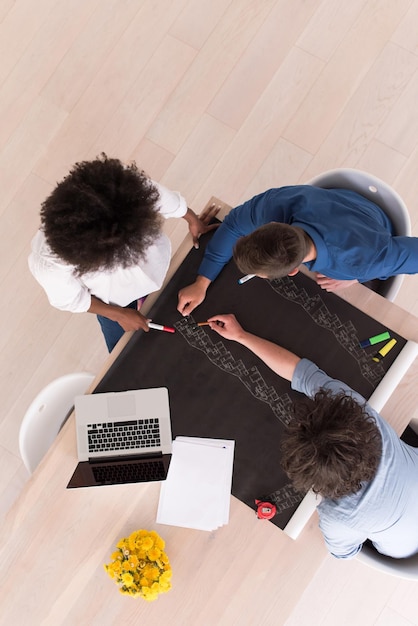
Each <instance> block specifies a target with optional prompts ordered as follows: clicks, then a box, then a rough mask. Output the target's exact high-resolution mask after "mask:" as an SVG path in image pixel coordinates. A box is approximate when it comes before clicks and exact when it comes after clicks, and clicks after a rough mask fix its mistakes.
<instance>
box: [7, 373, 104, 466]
mask: <svg viewBox="0 0 418 626" xmlns="http://www.w3.org/2000/svg"><path fill="white" fill-rule="evenodd" d="M94 378H95V376H94V374H90V373H89V372H77V373H74V374H66V375H65V376H61V377H60V378H57V379H56V380H53V381H52V382H51V383H49V385H47V386H46V387H45V388H44V389H42V391H40V393H39V394H38V395H37V396H36V398H35V399H34V400H33V402H32V403H31V405H30V406H29V408H28V410H27V411H26V413H25V416H24V418H23V420H22V424H21V425H20V431H19V449H20V455H21V457H22V460H23V463H24V464H25V467H26V469H27V470H28V471H29V472H30V473H31V474H32V472H34V470H35V469H36V467H37V466H38V464H39V463H40V461H41V460H42V458H43V457H44V455H45V454H46V452H47V451H48V449H49V447H50V446H51V444H52V443H53V441H54V439H55V437H56V436H57V434H58V433H59V431H60V429H61V427H62V426H63V424H64V422H65V421H66V419H67V417H68V416H69V414H70V413H71V411H72V409H73V407H74V398H75V396H77V395H81V394H83V393H84V392H85V391H86V390H87V389H88V387H89V386H90V385H91V383H92V382H93V380H94Z"/></svg>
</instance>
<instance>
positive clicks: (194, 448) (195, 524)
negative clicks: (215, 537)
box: [157, 437, 235, 531]
mask: <svg viewBox="0 0 418 626" xmlns="http://www.w3.org/2000/svg"><path fill="white" fill-rule="evenodd" d="M234 446H235V442H234V441H231V440H225V439H202V438H198V437H177V438H176V440H175V441H173V450H172V458H171V464H170V469H169V472H168V475H167V480H166V481H165V482H164V483H162V484H161V491H160V501H159V505H158V512H157V522H158V523H160V524H168V525H170V526H182V527H184V528H195V529H198V530H207V531H211V530H215V529H216V528H219V527H220V526H223V525H224V524H227V523H228V521H229V505H230V498H231V485H232V469H233V459H234Z"/></svg>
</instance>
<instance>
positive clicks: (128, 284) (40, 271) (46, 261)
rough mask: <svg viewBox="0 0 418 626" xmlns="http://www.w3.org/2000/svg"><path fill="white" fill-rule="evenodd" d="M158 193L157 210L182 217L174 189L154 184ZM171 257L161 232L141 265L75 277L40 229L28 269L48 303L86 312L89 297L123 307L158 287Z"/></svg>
mask: <svg viewBox="0 0 418 626" xmlns="http://www.w3.org/2000/svg"><path fill="white" fill-rule="evenodd" d="M153 185H155V187H157V189H158V192H159V194H160V199H159V203H158V207H157V208H158V210H159V212H160V213H161V215H163V217H165V218H169V217H183V216H184V215H185V214H186V212H187V204H186V201H185V199H184V198H183V197H182V196H181V195H180V194H179V193H178V192H176V191H170V190H169V189H167V188H166V187H163V186H162V185H160V184H158V183H155V182H154V181H153ZM170 258H171V243H170V240H169V238H168V237H167V236H166V235H164V234H161V235H160V236H159V237H158V238H157V239H156V240H155V242H154V243H153V245H151V246H150V247H149V248H148V249H147V252H146V256H145V258H144V260H143V261H142V262H141V265H140V266H139V265H135V266H132V267H126V268H122V267H121V268H115V269H113V270H111V271H100V272H91V273H88V274H84V275H83V276H81V277H77V276H76V274H75V272H74V267H73V266H72V265H68V264H66V263H64V262H63V261H61V260H60V259H59V258H58V257H56V256H55V255H54V254H53V253H52V251H51V249H50V247H49V246H48V244H47V242H46V239H45V235H44V233H43V231H42V230H38V232H37V233H36V235H35V237H34V238H33V240H32V244H31V253H30V255H29V259H28V262H29V269H30V271H31V272H32V274H33V276H34V277H35V278H36V280H37V281H38V282H39V284H40V285H41V286H42V287H43V289H44V290H45V292H46V295H47V296H48V300H49V302H50V304H51V305H52V306H54V307H56V308H57V309H61V310H62V311H72V312H73V313H83V312H85V311H88V310H89V308H90V304H91V296H92V295H93V296H96V298H99V299H100V300H102V301H103V302H105V303H106V304H116V305H119V306H126V305H127V304H129V303H130V302H133V301H134V300H136V299H137V298H141V297H142V296H146V295H148V294H150V293H152V292H153V291H157V290H158V289H160V287H161V285H162V284H163V282H164V278H165V275H166V273H167V270H168V266H169V264H170Z"/></svg>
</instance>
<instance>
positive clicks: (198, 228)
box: [184, 204, 221, 248]
mask: <svg viewBox="0 0 418 626" xmlns="http://www.w3.org/2000/svg"><path fill="white" fill-rule="evenodd" d="M220 210H221V207H218V206H216V205H215V204H212V205H211V206H209V207H208V208H207V209H204V211H202V213H201V214H200V215H199V217H198V216H197V215H196V213H194V212H193V211H192V210H191V209H187V213H186V215H185V216H184V219H185V220H186V221H187V223H188V224H189V231H190V234H191V236H192V238H193V246H194V247H195V248H198V247H199V237H200V235H203V234H204V233H208V232H209V231H211V230H214V229H215V228H218V226H219V224H210V225H209V222H210V221H211V219H212V218H214V217H216V216H217V215H218V213H219V211H220Z"/></svg>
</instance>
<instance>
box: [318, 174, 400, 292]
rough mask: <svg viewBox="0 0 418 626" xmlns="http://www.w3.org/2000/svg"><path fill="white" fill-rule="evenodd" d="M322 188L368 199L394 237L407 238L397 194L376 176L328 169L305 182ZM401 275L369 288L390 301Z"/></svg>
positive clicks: (397, 289) (396, 290) (397, 288)
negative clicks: (384, 220)
mask: <svg viewBox="0 0 418 626" xmlns="http://www.w3.org/2000/svg"><path fill="white" fill-rule="evenodd" d="M307 184H308V185H313V186H314V187H322V188H323V189H331V188H334V189H349V190H351V191H356V192H357V193H359V194H361V195H362V196H364V197H365V198H368V199H369V200H371V201H372V202H374V203H375V204H377V205H378V206H380V208H381V209H382V210H383V211H384V212H385V213H386V215H387V216H388V217H389V219H390V221H391V222H392V224H393V228H394V232H395V235H407V236H411V233H412V230H411V220H410V217H409V213H408V209H407V207H406V205H405V203H404V201H403V200H402V198H401V197H400V195H399V194H398V193H397V192H396V191H395V190H394V189H392V187H390V186H389V185H388V184H387V183H385V182H384V181H383V180H381V179H380V178H377V176H372V174H368V173H367V172H362V171H361V170H356V169H352V168H340V169H334V170H329V171H327V172H324V173H323V174H319V176H315V178H312V179H311V180H310V181H308V183H307ZM402 281H403V275H402V274H398V275H397V276H391V277H390V278H388V279H387V280H385V281H379V282H378V283H375V285H374V286H373V287H372V288H373V289H374V290H375V291H377V292H378V293H380V295H382V296H384V297H385V298H386V299H387V300H390V301H393V300H394V299H395V297H396V295H397V293H398V291H399V289H400V287H401V284H402Z"/></svg>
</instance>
